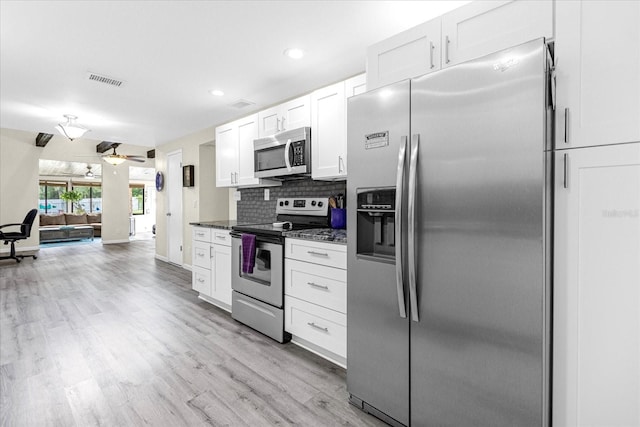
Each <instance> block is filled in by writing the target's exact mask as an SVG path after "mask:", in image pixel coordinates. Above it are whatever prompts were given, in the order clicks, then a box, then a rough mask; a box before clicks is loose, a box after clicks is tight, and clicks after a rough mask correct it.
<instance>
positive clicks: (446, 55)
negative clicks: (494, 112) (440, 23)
mask: <svg viewBox="0 0 640 427" xmlns="http://www.w3.org/2000/svg"><path fill="white" fill-rule="evenodd" d="M444 40H445V41H444V62H445V63H447V64H448V63H449V62H451V61H449V43H451V40H449V36H444Z"/></svg>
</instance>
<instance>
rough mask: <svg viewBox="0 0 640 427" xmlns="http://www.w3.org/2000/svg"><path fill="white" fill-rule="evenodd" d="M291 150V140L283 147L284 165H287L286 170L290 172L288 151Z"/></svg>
mask: <svg viewBox="0 0 640 427" xmlns="http://www.w3.org/2000/svg"><path fill="white" fill-rule="evenodd" d="M290 149H291V139H287V144H286V145H285V146H284V164H285V165H287V170H288V171H289V172H291V162H290V161H289V150H290Z"/></svg>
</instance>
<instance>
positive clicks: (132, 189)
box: [129, 184, 144, 215]
mask: <svg viewBox="0 0 640 427" xmlns="http://www.w3.org/2000/svg"><path fill="white" fill-rule="evenodd" d="M129 195H130V197H129V200H131V205H130V206H129V210H130V211H131V214H132V215H144V184H130V185H129Z"/></svg>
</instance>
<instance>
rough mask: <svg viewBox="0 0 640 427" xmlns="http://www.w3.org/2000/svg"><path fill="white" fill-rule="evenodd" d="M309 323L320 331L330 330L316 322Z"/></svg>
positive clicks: (308, 323)
mask: <svg viewBox="0 0 640 427" xmlns="http://www.w3.org/2000/svg"><path fill="white" fill-rule="evenodd" d="M307 325H309V326H311V327H312V328H314V329H318V330H320V331H324V332H329V328H323V327H322V326H318V325H316V324H315V323H314V322H307Z"/></svg>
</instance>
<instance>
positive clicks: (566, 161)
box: [562, 153, 569, 188]
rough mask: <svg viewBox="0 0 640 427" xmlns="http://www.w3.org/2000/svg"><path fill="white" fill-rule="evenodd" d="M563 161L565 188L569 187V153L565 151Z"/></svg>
mask: <svg viewBox="0 0 640 427" xmlns="http://www.w3.org/2000/svg"><path fill="white" fill-rule="evenodd" d="M562 162H563V167H564V172H563V173H562V178H563V184H562V185H563V187H564V188H569V155H568V154H567V153H564V157H563V160H562Z"/></svg>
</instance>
